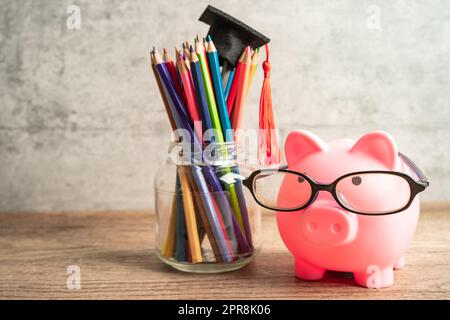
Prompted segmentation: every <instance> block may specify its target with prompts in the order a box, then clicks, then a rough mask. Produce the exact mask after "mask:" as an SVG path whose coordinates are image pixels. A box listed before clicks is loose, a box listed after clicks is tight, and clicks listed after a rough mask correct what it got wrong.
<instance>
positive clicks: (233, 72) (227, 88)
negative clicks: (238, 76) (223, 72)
mask: <svg viewBox="0 0 450 320" xmlns="http://www.w3.org/2000/svg"><path fill="white" fill-rule="evenodd" d="M235 72H236V69H233V70H231V71H230V72H229V75H228V79H227V86H226V87H225V92H224V94H225V99H228V94H229V93H230V89H231V84H232V83H233V78H234V74H235ZM228 114H229V113H228Z"/></svg>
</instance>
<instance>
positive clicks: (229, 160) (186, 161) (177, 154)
mask: <svg viewBox="0 0 450 320" xmlns="http://www.w3.org/2000/svg"><path fill="white" fill-rule="evenodd" d="M168 157H169V159H171V160H172V161H173V162H174V163H175V164H177V165H184V166H193V165H195V166H202V165H206V166H232V165H236V163H237V152H236V144H235V142H210V143H204V144H203V145H202V148H201V150H199V148H198V144H195V143H183V142H181V141H171V142H170V145H169V150H168Z"/></svg>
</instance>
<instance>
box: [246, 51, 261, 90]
mask: <svg viewBox="0 0 450 320" xmlns="http://www.w3.org/2000/svg"><path fill="white" fill-rule="evenodd" d="M258 60H259V48H256V49H255V51H254V52H253V54H252V59H251V63H250V74H249V76H248V85H247V91H246V93H245V95H246V96H247V95H248V91H249V89H250V85H251V83H252V80H253V77H254V76H255V72H256V68H257V67H258Z"/></svg>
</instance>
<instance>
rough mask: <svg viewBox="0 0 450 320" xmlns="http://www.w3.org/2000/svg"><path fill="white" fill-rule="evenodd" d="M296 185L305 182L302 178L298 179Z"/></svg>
mask: <svg viewBox="0 0 450 320" xmlns="http://www.w3.org/2000/svg"><path fill="white" fill-rule="evenodd" d="M297 180H298V183H303V182H305V179H304V178H303V177H298V179H297Z"/></svg>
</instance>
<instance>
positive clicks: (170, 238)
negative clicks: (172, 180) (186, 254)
mask: <svg viewBox="0 0 450 320" xmlns="http://www.w3.org/2000/svg"><path fill="white" fill-rule="evenodd" d="M176 210H177V202H176V199H175V197H173V199H172V209H171V212H170V220H169V228H168V230H167V237H166V240H165V241H164V244H163V248H162V255H163V256H164V257H166V258H172V256H173V248H174V245H175V227H176V224H177V221H176V219H177V213H176Z"/></svg>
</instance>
